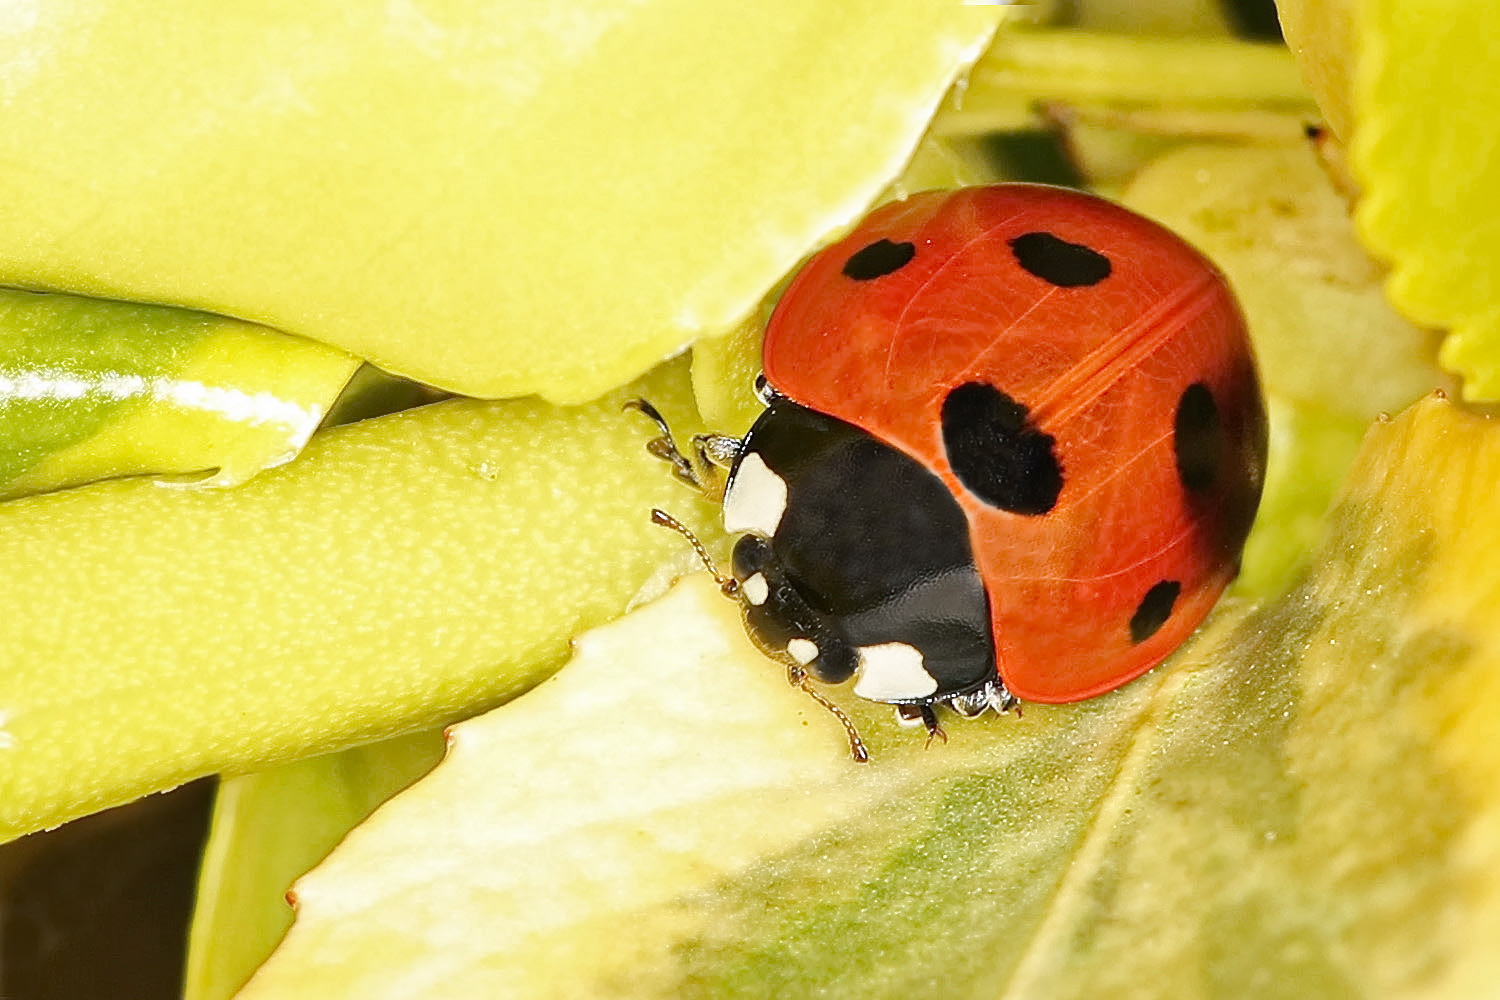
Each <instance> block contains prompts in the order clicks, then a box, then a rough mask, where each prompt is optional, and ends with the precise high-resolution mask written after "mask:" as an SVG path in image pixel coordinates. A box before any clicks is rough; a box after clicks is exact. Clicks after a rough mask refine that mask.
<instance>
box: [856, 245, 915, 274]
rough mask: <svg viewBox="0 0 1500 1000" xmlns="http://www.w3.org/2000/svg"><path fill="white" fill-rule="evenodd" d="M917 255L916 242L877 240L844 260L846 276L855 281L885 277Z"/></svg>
mask: <svg viewBox="0 0 1500 1000" xmlns="http://www.w3.org/2000/svg"><path fill="white" fill-rule="evenodd" d="M916 255H917V248H916V246H915V245H914V244H911V243H893V242H891V241H890V240H876V241H875V242H874V243H871V244H870V245H869V246H867V247H865V248H864V249H862V250H856V251H855V252H854V256H852V257H850V258H849V259H848V260H846V261H844V277H846V278H850V279H853V280H854V281H873V280H874V279H876V278H883V277H885V276H886V275H887V274H890V273H892V272H893V271H899V270H901V269H902V268H903V267H905V266H906V265H907V264H910V263H911V259H912V258H913V257H915V256H916Z"/></svg>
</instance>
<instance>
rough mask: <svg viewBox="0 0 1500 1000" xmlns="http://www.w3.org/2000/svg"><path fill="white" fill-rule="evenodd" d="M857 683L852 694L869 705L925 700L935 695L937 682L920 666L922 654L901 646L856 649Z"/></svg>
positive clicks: (901, 644) (903, 645)
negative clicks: (917, 699)
mask: <svg viewBox="0 0 1500 1000" xmlns="http://www.w3.org/2000/svg"><path fill="white" fill-rule="evenodd" d="M855 652H856V653H857V654H859V679H858V680H857V681H855V682H854V693H855V694H857V695H859V696H860V697H861V698H867V699H869V700H870V701H895V700H897V699H903V698H926V697H928V696H929V695H933V694H936V693H937V688H938V684H937V680H936V679H935V678H934V677H933V676H932V675H931V674H929V673H928V672H927V670H926V668H925V667H924V666H923V663H922V651H921V650H919V649H917V648H916V647H915V646H909V645H907V644H906V643H904V642H883V643H881V644H880V645H878V646H860V647H858V648H857V649H855Z"/></svg>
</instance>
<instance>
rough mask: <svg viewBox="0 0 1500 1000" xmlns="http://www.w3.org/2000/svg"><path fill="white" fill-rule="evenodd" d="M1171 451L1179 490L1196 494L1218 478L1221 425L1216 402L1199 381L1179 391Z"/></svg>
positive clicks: (1173, 423)
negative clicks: (1175, 456)
mask: <svg viewBox="0 0 1500 1000" xmlns="http://www.w3.org/2000/svg"><path fill="white" fill-rule="evenodd" d="M1172 450H1173V451H1174V452H1175V453H1176V455H1177V478H1178V480H1179V481H1180V482H1181V483H1182V486H1183V489H1186V490H1188V491H1190V492H1193V493H1199V492H1202V491H1203V490H1206V489H1208V488H1209V487H1211V486H1213V484H1214V483H1215V482H1216V481H1217V480H1218V478H1219V463H1220V461H1221V456H1222V455H1223V454H1224V427H1223V425H1222V424H1221V423H1220V421H1219V404H1218V403H1217V402H1215V400H1214V394H1213V393H1212V392H1210V391H1209V388H1208V386H1206V385H1204V384H1203V383H1202V382H1194V383H1193V384H1192V385H1190V386H1188V387H1187V388H1186V389H1184V390H1182V395H1181V396H1180V397H1179V398H1178V400H1177V416H1176V417H1175V418H1174V419H1173V421H1172Z"/></svg>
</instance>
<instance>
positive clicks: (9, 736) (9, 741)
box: [0, 709, 16, 750]
mask: <svg viewBox="0 0 1500 1000" xmlns="http://www.w3.org/2000/svg"><path fill="white" fill-rule="evenodd" d="M8 722H10V713H9V712H7V711H5V710H4V709H0V750H10V749H13V748H14V747H15V745H16V737H15V735H14V734H13V733H11V732H10V730H8V729H6V728H5V725H6V723H8Z"/></svg>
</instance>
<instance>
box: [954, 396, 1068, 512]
mask: <svg viewBox="0 0 1500 1000" xmlns="http://www.w3.org/2000/svg"><path fill="white" fill-rule="evenodd" d="M1028 416H1029V413H1028V411H1027V409H1026V407H1024V406H1022V405H1021V404H1020V403H1018V402H1016V401H1015V400H1014V399H1011V398H1010V397H1009V396H1007V395H1006V394H1005V393H1003V392H1001V391H1000V390H999V389H996V388H995V387H994V386H992V385H987V384H985V383H983V382H967V383H965V384H963V385H961V386H959V387H958V388H956V389H954V390H953V391H952V392H950V393H948V398H947V399H944V400H943V413H942V417H943V447H944V448H946V449H947V452H948V464H949V465H951V466H952V467H953V473H954V475H956V476H958V481H959V482H961V483H963V484H964V486H965V487H966V488H967V489H968V490H969V491H970V492H971V493H973V494H974V495H975V496H977V497H978V498H979V499H981V500H983V501H984V502H985V503H987V504H989V505H990V506H992V507H998V508H1000V509H1001V510H1008V511H1010V512H1011V513H1013V514H1026V515H1030V516H1035V515H1038V514H1045V513H1047V512H1048V511H1050V510H1051V509H1052V508H1053V506H1054V505H1056V503H1057V495H1058V493H1060V492H1061V491H1062V483H1063V475H1062V465H1061V463H1059V462H1058V460H1057V453H1056V452H1055V451H1054V447H1055V446H1056V444H1057V442H1056V441H1055V440H1054V439H1053V438H1052V436H1051V435H1048V434H1044V433H1042V432H1041V431H1040V430H1038V429H1037V428H1036V427H1035V426H1034V425H1033V424H1032V423H1031V421H1030V420H1029V419H1028Z"/></svg>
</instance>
